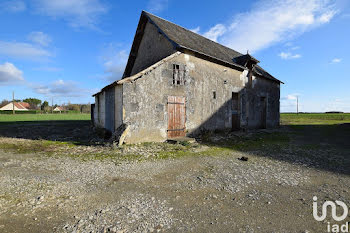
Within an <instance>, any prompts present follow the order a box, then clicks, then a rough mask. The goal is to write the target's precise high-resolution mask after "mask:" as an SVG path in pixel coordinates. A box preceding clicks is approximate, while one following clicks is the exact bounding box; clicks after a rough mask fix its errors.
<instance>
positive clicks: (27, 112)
mask: <svg viewBox="0 0 350 233" xmlns="http://www.w3.org/2000/svg"><path fill="white" fill-rule="evenodd" d="M12 113H13V112H12V110H0V114H12ZM41 113H42V114H46V113H51V112H50V111H48V112H42V111H40V110H28V111H15V114H41ZM53 113H54V114H60V113H62V114H63V113H65V114H78V113H80V111H75V110H72V111H62V112H53Z"/></svg>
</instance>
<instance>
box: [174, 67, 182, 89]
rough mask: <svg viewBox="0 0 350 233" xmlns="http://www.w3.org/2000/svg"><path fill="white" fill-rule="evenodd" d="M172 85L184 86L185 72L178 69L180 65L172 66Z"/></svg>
mask: <svg viewBox="0 0 350 233" xmlns="http://www.w3.org/2000/svg"><path fill="white" fill-rule="evenodd" d="M173 85H175V86H180V85H185V70H181V69H180V65H176V64H174V65H173Z"/></svg>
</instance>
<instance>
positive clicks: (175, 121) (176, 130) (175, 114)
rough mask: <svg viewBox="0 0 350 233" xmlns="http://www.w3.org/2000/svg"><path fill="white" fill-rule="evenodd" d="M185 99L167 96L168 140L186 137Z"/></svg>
mask: <svg viewBox="0 0 350 233" xmlns="http://www.w3.org/2000/svg"><path fill="white" fill-rule="evenodd" d="M185 103H186V99H185V97H179V96H168V138H177V137H185V136H186V126H185V123H186V106H185Z"/></svg>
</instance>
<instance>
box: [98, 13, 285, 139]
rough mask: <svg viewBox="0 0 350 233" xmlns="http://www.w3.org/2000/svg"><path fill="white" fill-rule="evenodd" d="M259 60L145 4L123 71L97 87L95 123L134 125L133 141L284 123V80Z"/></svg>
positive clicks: (128, 136)
mask: <svg viewBox="0 0 350 233" xmlns="http://www.w3.org/2000/svg"><path fill="white" fill-rule="evenodd" d="M257 63H259V61H258V60H257V59H255V58H254V57H252V56H251V55H249V54H241V53H239V52H236V51H234V50H232V49H230V48H227V47H225V46H223V45H220V44H218V43H216V42H214V41H211V40H209V39H206V38H204V37H202V36H201V35H198V34H196V33H194V32H192V31H189V30H187V29H185V28H183V27H180V26H178V25H176V24H173V23H171V22H169V21H166V20H164V19H161V18H159V17H157V16H154V15H152V14H150V13H147V12H144V11H143V12H142V14H141V18H140V21H139V24H138V27H137V31H136V35H135V38H134V42H133V45H132V48H131V51H130V55H129V59H128V62H127V65H126V68H125V71H124V74H123V77H122V79H121V80H118V81H115V82H113V83H112V84H110V85H108V86H106V87H104V88H103V89H102V90H101V91H100V92H98V93H96V94H95V95H93V96H94V97H95V104H94V108H93V109H94V110H93V111H94V112H93V115H92V118H93V123H94V125H95V126H96V127H101V128H105V129H107V130H109V131H111V132H120V133H121V132H123V130H122V131H120V129H121V128H122V127H124V128H125V126H128V127H127V129H128V130H127V134H126V135H125V142H126V143H138V142H149V141H165V140H167V139H170V138H176V137H183V136H195V135H196V134H199V133H200V132H201V131H203V130H209V131H211V130H240V129H257V128H267V127H268V128H270V127H277V126H278V125H279V121H280V84H281V81H279V80H278V79H276V78H274V77H273V76H271V75H270V74H269V73H268V72H266V71H265V70H264V69H262V68H261V67H260V66H258V65H257Z"/></svg>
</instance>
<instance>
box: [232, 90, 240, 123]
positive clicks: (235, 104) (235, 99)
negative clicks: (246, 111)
mask: <svg viewBox="0 0 350 233" xmlns="http://www.w3.org/2000/svg"><path fill="white" fill-rule="evenodd" d="M240 126H241V122H240V115H239V94H238V93H236V92H232V130H239V129H240Z"/></svg>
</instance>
